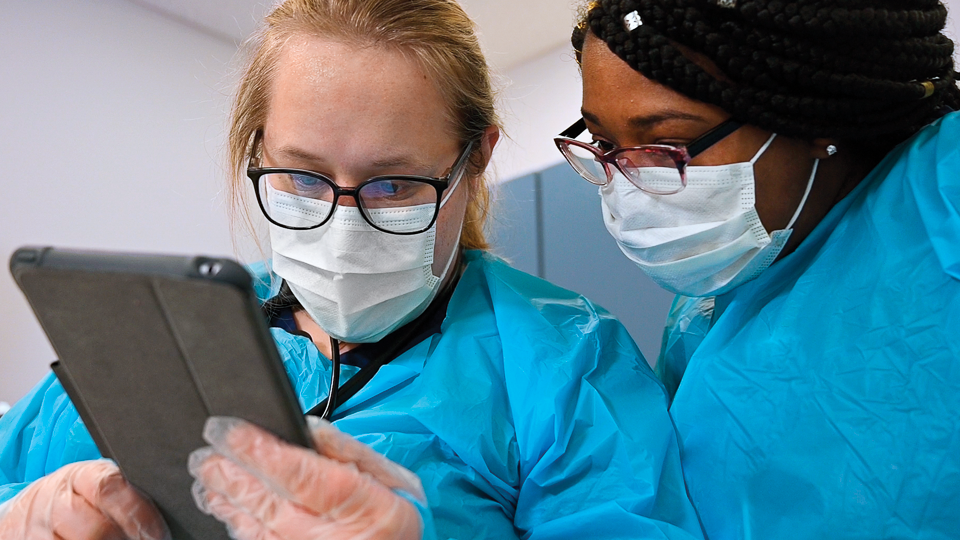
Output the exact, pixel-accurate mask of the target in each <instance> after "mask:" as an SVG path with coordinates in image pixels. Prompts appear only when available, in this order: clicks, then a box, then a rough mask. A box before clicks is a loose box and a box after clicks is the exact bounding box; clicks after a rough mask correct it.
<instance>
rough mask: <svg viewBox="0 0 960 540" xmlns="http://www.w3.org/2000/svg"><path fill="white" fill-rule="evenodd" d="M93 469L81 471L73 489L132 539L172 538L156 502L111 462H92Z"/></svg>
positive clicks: (90, 466) (159, 539)
mask: <svg viewBox="0 0 960 540" xmlns="http://www.w3.org/2000/svg"><path fill="white" fill-rule="evenodd" d="M89 468H90V472H89V473H88V472H86V471H85V472H84V474H78V475H77V476H76V478H75V479H74V482H73V491H74V492H75V493H76V494H78V495H79V496H80V497H83V498H84V499H86V500H87V501H88V502H89V503H90V504H91V505H92V506H94V507H95V508H97V509H98V510H99V511H100V512H102V513H103V514H104V515H105V516H107V517H108V518H109V519H110V520H112V522H113V523H115V524H116V526H117V528H119V529H120V530H121V531H122V532H123V534H124V535H125V536H126V538H129V539H131V540H164V539H169V538H170V532H169V531H168V529H167V525H166V523H164V521H163V518H162V517H161V516H160V512H159V511H158V510H157V508H156V506H154V505H153V503H152V502H150V501H149V500H147V499H146V498H145V497H144V496H143V495H141V494H140V493H139V492H138V491H137V490H136V489H135V488H134V487H133V486H131V485H130V483H129V482H127V481H126V480H125V479H124V478H123V476H122V475H121V474H120V470H119V469H118V468H117V466H116V465H114V464H113V463H112V462H109V461H98V462H94V463H90V464H89Z"/></svg>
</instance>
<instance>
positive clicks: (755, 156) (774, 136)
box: [750, 133, 777, 165]
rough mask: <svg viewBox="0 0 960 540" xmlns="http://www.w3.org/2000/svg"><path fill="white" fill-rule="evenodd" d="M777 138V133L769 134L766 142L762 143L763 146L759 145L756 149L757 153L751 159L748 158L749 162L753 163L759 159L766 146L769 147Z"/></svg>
mask: <svg viewBox="0 0 960 540" xmlns="http://www.w3.org/2000/svg"><path fill="white" fill-rule="evenodd" d="M776 138H777V134H776V133H774V134H773V135H770V138H769V139H767V142H765V143H763V146H761V147H760V150H757V153H756V154H755V155H754V156H753V159H751V160H750V164H751V165H753V164H755V163H756V162H757V160H758V159H760V156H762V155H763V153H764V152H766V151H767V148H770V145H771V144H773V140H774V139H776Z"/></svg>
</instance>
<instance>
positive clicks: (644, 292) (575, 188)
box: [487, 163, 673, 364]
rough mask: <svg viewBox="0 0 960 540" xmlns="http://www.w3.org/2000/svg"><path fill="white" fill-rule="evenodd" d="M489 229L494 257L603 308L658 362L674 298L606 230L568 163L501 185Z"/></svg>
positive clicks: (587, 188) (588, 188) (595, 198)
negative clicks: (636, 264) (495, 255)
mask: <svg viewBox="0 0 960 540" xmlns="http://www.w3.org/2000/svg"><path fill="white" fill-rule="evenodd" d="M487 231H488V238H489V239H490V241H491V243H492V244H493V246H494V249H493V251H494V253H496V254H497V255H500V256H501V257H504V258H505V259H507V260H509V261H510V262H511V263H513V265H514V266H516V267H517V268H519V269H521V270H523V271H525V272H529V273H531V274H534V275H538V276H540V277H542V278H545V279H547V280H549V281H551V282H553V283H556V284H557V285H560V286H561V287H565V288H567V289H571V290H573V291H576V292H578V293H581V294H583V295H584V296H586V297H587V298H589V299H591V300H592V301H593V302H595V303H597V304H599V305H601V306H603V307H604V308H606V309H607V310H609V311H610V312H611V313H613V314H614V315H616V316H617V318H619V319H620V320H621V321H622V322H623V324H624V326H626V328H627V330H628V331H629V332H630V334H631V335H632V336H633V339H634V340H636V342H637V345H639V346H640V350H641V351H642V352H643V354H644V356H646V358H647V361H648V362H650V364H653V363H654V362H655V361H656V359H657V355H658V354H659V352H660V340H661V336H662V333H663V324H664V321H665V320H666V316H667V311H668V310H669V309H670V303H671V302H672V301H673V295H672V294H670V293H668V292H667V291H664V290H663V289H661V288H660V287H659V286H657V285H656V284H655V283H654V282H653V281H651V280H650V279H649V278H648V277H647V276H646V275H644V273H643V272H641V271H640V269H639V268H637V267H636V266H635V265H634V264H633V263H632V262H630V261H629V260H628V259H627V258H626V257H624V255H623V253H621V252H620V249H619V248H618V247H617V244H616V242H615V241H614V240H613V238H611V237H610V235H609V234H608V233H607V230H606V228H605V227H604V225H603V218H602V217H601V215H600V196H599V194H598V192H597V187H596V186H593V185H591V184H589V183H587V182H586V181H585V180H583V179H582V178H580V176H578V175H577V174H576V173H575V172H573V170H572V169H570V167H569V166H568V165H567V164H566V163H563V164H560V165H557V166H555V167H552V168H550V169H547V170H545V171H542V172H540V173H537V174H533V175H530V176H525V177H523V178H518V179H516V180H513V181H510V182H507V183H504V184H501V185H499V186H497V188H496V192H495V195H494V206H493V208H492V212H491V216H490V219H489V221H488V226H487Z"/></svg>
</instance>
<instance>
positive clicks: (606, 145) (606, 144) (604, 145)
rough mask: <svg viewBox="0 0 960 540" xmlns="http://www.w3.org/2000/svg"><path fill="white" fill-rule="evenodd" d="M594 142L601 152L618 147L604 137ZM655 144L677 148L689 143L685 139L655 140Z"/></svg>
mask: <svg viewBox="0 0 960 540" xmlns="http://www.w3.org/2000/svg"><path fill="white" fill-rule="evenodd" d="M592 144H593V145H594V146H596V147H597V148H598V149H599V150H600V151H601V152H609V151H611V150H613V149H615V148H617V145H615V144H613V143H612V142H610V141H605V140H603V139H594V140H593V141H592ZM653 144H661V145H665V146H675V147H677V148H683V147H684V146H686V145H687V143H686V142H683V141H656V142H654V143H653Z"/></svg>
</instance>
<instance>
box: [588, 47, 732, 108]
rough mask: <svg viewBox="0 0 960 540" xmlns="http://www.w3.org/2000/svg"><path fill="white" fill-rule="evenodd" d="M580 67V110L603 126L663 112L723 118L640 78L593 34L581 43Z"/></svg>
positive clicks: (707, 105) (704, 104) (663, 87)
mask: <svg viewBox="0 0 960 540" xmlns="http://www.w3.org/2000/svg"><path fill="white" fill-rule="evenodd" d="M581 65H582V73H583V109H584V110H585V111H589V112H591V113H593V114H594V115H596V116H597V117H598V118H599V119H600V120H601V121H602V122H603V123H604V125H606V124H608V123H610V124H614V123H617V122H618V121H621V120H626V119H627V118H630V117H636V116H652V115H656V114H659V113H661V112H663V111H666V110H672V111H684V112H688V113H690V114H693V115H698V116H715V115H717V114H720V115H722V114H723V113H722V111H720V110H719V109H718V108H717V107H714V106H713V105H709V104H706V103H703V102H701V101H697V100H695V99H692V98H689V97H687V96H685V95H683V94H681V93H679V92H677V91H675V90H672V89H670V88H668V87H667V86H664V85H662V84H660V83H658V82H655V81H652V80H650V79H648V78H646V77H644V76H643V75H642V74H641V73H640V72H639V71H636V70H634V69H633V68H632V67H630V65H629V64H627V63H626V62H625V61H623V60H622V59H621V58H620V57H619V56H617V55H616V54H614V53H613V51H611V50H610V49H609V47H607V45H606V43H604V42H603V41H601V40H600V39H599V38H597V37H596V36H594V35H593V34H588V35H587V37H586V39H585V40H584V45H583V55H582V60H581ZM611 127H613V126H612V125H611Z"/></svg>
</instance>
